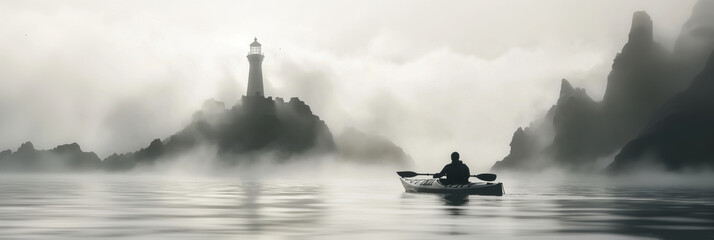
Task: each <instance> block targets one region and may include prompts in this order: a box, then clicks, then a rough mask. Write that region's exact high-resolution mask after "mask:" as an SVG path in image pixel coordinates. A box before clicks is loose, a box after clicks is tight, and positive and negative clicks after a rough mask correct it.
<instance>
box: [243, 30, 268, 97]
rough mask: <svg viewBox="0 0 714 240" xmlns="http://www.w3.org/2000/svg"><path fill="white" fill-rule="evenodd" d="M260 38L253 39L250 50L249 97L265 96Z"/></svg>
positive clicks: (247, 94)
mask: <svg viewBox="0 0 714 240" xmlns="http://www.w3.org/2000/svg"><path fill="white" fill-rule="evenodd" d="M260 46H261V45H260V43H259V42H258V38H255V39H253V43H251V44H250V52H248V62H249V63H250V71H249V72H248V92H247V93H246V96H248V97H263V96H264V92H263V53H262V52H261V51H260Z"/></svg>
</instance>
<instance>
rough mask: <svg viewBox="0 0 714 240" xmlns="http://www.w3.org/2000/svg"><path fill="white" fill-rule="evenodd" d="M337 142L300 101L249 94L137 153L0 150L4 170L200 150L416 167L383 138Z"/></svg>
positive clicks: (229, 156) (131, 165)
mask: <svg viewBox="0 0 714 240" xmlns="http://www.w3.org/2000/svg"><path fill="white" fill-rule="evenodd" d="M337 142H338V143H340V144H336V142H335V139H334V138H333V136H332V133H331V132H330V130H329V128H328V127H327V125H326V124H325V122H324V121H322V120H321V119H320V118H319V117H318V116H316V115H314V114H313V113H312V111H311V110H310V107H309V106H308V105H307V104H305V102H303V101H301V100H299V99H298V98H291V99H290V101H284V100H283V99H281V98H276V99H272V98H271V97H260V96H251V97H247V96H244V97H243V98H242V99H241V102H240V104H237V105H236V106H233V107H232V108H230V109H228V108H226V107H225V104H224V103H222V102H217V101H215V100H207V101H206V102H205V103H204V104H203V108H202V109H201V110H200V111H197V112H196V113H194V115H193V121H192V122H191V123H190V124H189V125H188V126H186V127H185V128H184V129H182V130H181V131H178V132H177V133H175V134H174V135H172V136H170V137H168V138H166V139H164V140H161V139H155V140H153V141H152V142H151V143H150V144H149V145H148V146H147V147H145V148H142V149H140V150H138V151H135V152H129V153H122V154H112V155H110V156H108V157H107V158H105V159H104V160H102V159H100V158H99V157H98V156H97V154H95V153H93V152H84V151H83V150H82V149H81V148H80V146H79V144H77V143H72V144H67V145H60V146H58V147H56V148H54V149H51V150H37V149H35V148H34V146H33V144H32V143H31V142H27V143H24V144H22V146H20V148H19V149H18V150H17V151H15V152H13V151H11V150H5V151H2V152H0V171H27V172H32V171H87V170H107V171H128V170H132V169H135V168H137V167H141V166H152V165H154V164H156V163H157V162H162V161H164V162H166V161H168V162H170V161H172V160H173V159H174V158H176V157H179V156H181V155H182V154H186V153H188V152H191V151H194V150H196V149H197V148H201V147H210V148H212V149H215V150H216V159H218V161H219V164H224V165H225V166H233V165H236V164H239V163H251V162H254V161H258V159H260V157H261V155H263V154H268V153H269V154H270V157H271V159H272V160H275V161H276V162H278V163H279V162H284V161H290V160H291V159H292V158H293V157H294V156H297V155H305V154H310V155H311V156H313V155H314V156H321V155H322V156H333V157H335V158H338V159H341V160H343V161H349V162H359V163H364V164H393V165H401V166H405V165H409V164H411V158H410V157H409V156H408V155H407V154H406V153H404V151H403V150H402V149H401V148H399V147H398V146H396V145H395V144H393V143H392V142H390V141H389V140H386V139H384V138H381V137H378V136H374V135H368V134H365V133H361V132H359V131H357V130H354V129H349V130H347V131H345V133H343V134H341V135H339V137H338V141H337Z"/></svg>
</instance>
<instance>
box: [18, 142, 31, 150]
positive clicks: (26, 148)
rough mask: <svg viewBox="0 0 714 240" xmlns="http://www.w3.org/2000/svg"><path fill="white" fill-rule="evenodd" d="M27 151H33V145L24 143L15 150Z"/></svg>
mask: <svg viewBox="0 0 714 240" xmlns="http://www.w3.org/2000/svg"><path fill="white" fill-rule="evenodd" d="M29 151H35V145H32V142H26V143H23V144H22V145H20V148H18V149H17V152H29Z"/></svg>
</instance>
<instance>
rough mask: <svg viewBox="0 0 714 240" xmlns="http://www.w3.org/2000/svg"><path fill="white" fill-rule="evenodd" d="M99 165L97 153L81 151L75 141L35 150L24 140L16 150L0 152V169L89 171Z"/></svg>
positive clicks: (99, 167) (98, 167)
mask: <svg viewBox="0 0 714 240" xmlns="http://www.w3.org/2000/svg"><path fill="white" fill-rule="evenodd" d="M101 165H102V161H101V159H100V158H99V157H98V156H97V154H95V153H93V152H84V151H82V149H81V147H80V146H79V144H77V143H72V144H65V145H60V146H57V147H55V148H53V149H51V150H37V149H35V146H34V145H33V144H32V142H26V143H23V144H22V145H20V148H18V149H17V151H16V152H12V151H11V150H5V151H2V152H0V171H14V172H36V171H55V172H62V171H89V170H98V169H101Z"/></svg>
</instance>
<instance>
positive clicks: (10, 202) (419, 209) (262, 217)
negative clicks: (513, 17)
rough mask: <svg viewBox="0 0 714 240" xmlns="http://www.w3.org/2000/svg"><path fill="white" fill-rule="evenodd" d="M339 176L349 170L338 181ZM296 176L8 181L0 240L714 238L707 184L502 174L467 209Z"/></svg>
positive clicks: (358, 180)
mask: <svg viewBox="0 0 714 240" xmlns="http://www.w3.org/2000/svg"><path fill="white" fill-rule="evenodd" d="M349 169H352V170H366V169H361V168H355V167H349ZM341 172H348V169H341V170H338V171H335V172H333V173H341ZM372 172H375V171H372ZM303 173H304V174H305V177H304V178H300V177H295V176H290V177H278V176H271V177H262V178H261V177H257V178H240V177H229V176H223V177H196V176H193V177H187V176H183V175H169V176H163V177H157V176H154V175H153V174H129V175H111V174H108V175H105V174H99V175H72V176H69V175H50V176H39V175H12V176H7V175H5V176H2V177H0V199H1V200H0V235H2V236H3V237H4V238H9V239H34V238H52V239H96V238H105V239H112V238H121V239H147V238H151V239H197V238H203V239H206V238H210V239H234V238H236V237H239V236H240V237H241V238H244V237H255V238H258V239H306V238H307V239H335V238H340V239H365V238H380V239H383V238H390V239H415V238H416V239H426V238H439V237H443V236H454V237H457V238H474V237H478V238H489V237H493V238H498V239H503V238H509V239H554V238H555V239H573V238H579V239H603V238H607V239H642V238H645V239H649V238H655V239H656V238H673V237H674V238H678V239H682V237H684V239H701V238H707V237H711V236H712V234H714V203H712V202H711V199H714V188H713V187H712V185H711V184H704V185H689V184H684V183H680V182H670V184H665V185H659V186H655V185H647V184H620V183H623V182H622V181H623V180H615V179H609V180H608V179H604V178H602V177H596V176H592V177H587V176H586V177H574V176H564V175H556V174H552V175H549V176H545V175H532V176H524V175H522V174H513V175H511V174H502V175H501V176H499V178H500V180H502V181H503V182H506V183H508V185H506V186H505V190H506V194H505V195H504V196H503V197H489V196H468V197H464V196H444V195H434V194H413V193H404V192H403V189H402V187H401V186H400V185H399V181H398V179H397V177H396V175H395V176H392V175H393V172H391V171H383V172H382V173H384V174H374V175H372V176H370V177H357V176H343V177H341V178H339V179H337V178H335V177H334V176H331V175H332V174H330V173H325V174H320V173H317V174H315V173H310V172H303ZM308 176H311V177H308ZM548 179H550V180H548ZM566 179H568V181H563V180H566ZM665 179H666V178H665ZM708 183H711V181H708Z"/></svg>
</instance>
